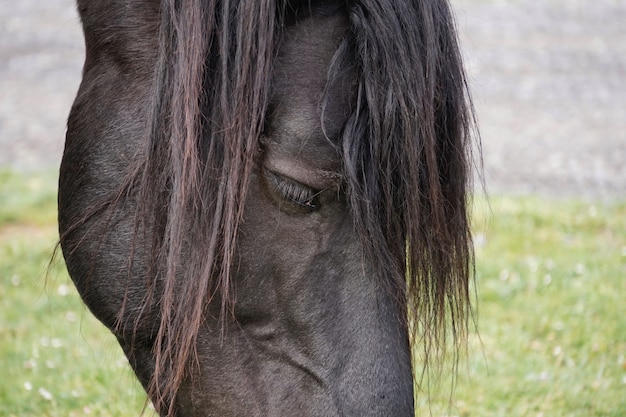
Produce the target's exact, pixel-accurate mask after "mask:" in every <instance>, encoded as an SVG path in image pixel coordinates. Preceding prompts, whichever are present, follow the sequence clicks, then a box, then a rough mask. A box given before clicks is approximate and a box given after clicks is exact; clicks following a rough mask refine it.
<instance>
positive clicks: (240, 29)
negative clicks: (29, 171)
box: [59, 0, 473, 416]
mask: <svg viewBox="0 0 626 417" xmlns="http://www.w3.org/2000/svg"><path fill="white" fill-rule="evenodd" d="M78 7H79V11H80V16H81V19H82V24H83V28H84V34H85V40H86V50H87V53H86V61H85V66H84V70H83V80H82V84H81V86H80V90H79V92H78V95H77V97H76V100H75V102H74V105H73V107H72V111H71V114H70V117H69V121H68V132H67V141H66V147H65V154H64V157H63V162H62V165H61V178H60V188H59V223H60V233H61V245H62V249H63V253H64V256H65V259H66V262H67V266H68V269H69V272H70V275H71V276H72V279H73V280H74V282H75V284H76V287H77V288H78V291H79V292H80V295H81V297H82V298H83V300H84V302H85V303H86V304H87V306H88V307H89V308H90V309H91V311H92V312H93V314H94V315H95V316H96V317H97V318H98V319H99V320H101V321H102V322H103V323H104V324H105V325H106V326H107V327H108V328H109V329H111V331H112V332H113V333H114V334H115V336H116V337H117V339H118V340H119V343H120V345H121V346H122V348H123V349H124V352H125V353H126V355H127V357H128V359H129V362H130V364H131V366H132V367H133V369H134V371H135V373H136V374H137V376H138V378H139V379H140V380H141V382H142V384H143V385H144V387H145V388H146V390H147V392H148V394H149V397H150V399H151V400H152V402H153V403H154V405H155V407H156V409H157V410H158V412H159V413H160V414H161V415H164V416H165V415H167V416H174V415H176V416H191V415H194V416H195V415H202V416H209V415H211V416H411V415H412V414H413V412H414V411H413V372H412V366H411V363H412V360H411V358H412V354H411V347H410V343H409V340H411V339H412V340H413V345H414V348H413V349H419V351H420V352H421V355H418V356H419V357H420V358H421V361H423V363H422V364H421V365H418V366H417V368H421V367H427V366H428V364H429V363H433V361H436V360H438V359H439V358H440V355H441V353H442V352H443V350H444V346H445V345H446V344H447V340H446V339H447V338H448V339H450V338H451V339H452V340H453V342H454V345H455V346H456V348H459V346H460V343H463V340H464V337H465V335H466V331H467V322H468V316H469V314H470V311H471V310H470V309H471V307H470V302H469V295H468V285H469V279H470V277H471V272H472V248H471V237H470V232H469V227H468V213H467V202H466V200H467V196H468V190H469V184H468V180H469V176H470V175H469V168H470V160H471V159H470V150H469V149H470V146H469V145H470V144H469V139H470V133H471V131H472V126H473V118H472V111H471V104H470V100H469V96H468V93H467V87H466V80H465V75H464V72H463V69H462V65H461V59H460V54H459V49H458V46H457V41H456V34H455V30H454V25H453V21H452V16H451V12H450V8H449V5H448V4H447V1H446V0H343V1H340V0H160V1H159V0H134V1H129V0H124V1H122V0H106V1H105V0H101V1H92V0H79V1H78ZM418 377H419V374H418Z"/></svg>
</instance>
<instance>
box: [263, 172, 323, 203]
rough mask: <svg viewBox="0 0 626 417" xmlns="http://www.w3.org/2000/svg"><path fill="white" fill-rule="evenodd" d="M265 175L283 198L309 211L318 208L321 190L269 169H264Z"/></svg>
mask: <svg viewBox="0 0 626 417" xmlns="http://www.w3.org/2000/svg"><path fill="white" fill-rule="evenodd" d="M264 172H265V176H266V178H267V180H268V183H269V184H270V186H271V188H272V189H273V190H274V191H275V192H276V193H278V194H279V195H280V196H281V197H282V198H283V199H285V200H287V201H288V202H290V203H293V204H295V205H297V206H299V207H302V208H305V209H307V210H309V211H314V210H316V209H317V206H318V204H317V202H316V201H315V200H316V197H317V195H319V194H320V192H321V191H317V190H314V189H313V188H311V187H309V186H307V185H304V184H302V183H300V182H298V181H295V180H292V179H290V178H286V177H284V176H282V175H280V174H276V173H275V172H272V171H270V170H268V169H264Z"/></svg>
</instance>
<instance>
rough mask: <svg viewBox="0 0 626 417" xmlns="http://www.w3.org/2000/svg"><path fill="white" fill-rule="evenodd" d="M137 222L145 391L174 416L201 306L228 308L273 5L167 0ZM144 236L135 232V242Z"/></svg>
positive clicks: (263, 101)
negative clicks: (148, 237)
mask: <svg viewBox="0 0 626 417" xmlns="http://www.w3.org/2000/svg"><path fill="white" fill-rule="evenodd" d="M161 3H162V4H161V18H162V20H161V27H160V34H159V37H160V39H159V41H160V44H159V47H160V52H159V62H158V67H157V74H156V88H155V94H154V97H155V102H154V109H153V114H152V121H151V134H150V140H149V144H148V146H149V147H148V149H147V152H146V158H145V165H144V168H143V172H140V173H139V174H138V178H137V181H138V189H139V192H140V195H139V199H138V210H137V219H136V224H137V225H140V224H141V223H142V222H143V221H144V220H143V219H150V220H148V223H149V224H150V225H151V226H150V227H151V229H152V231H153V233H152V236H153V238H152V241H153V242H152V245H151V247H152V249H151V262H150V261H149V262H148V265H152V266H153V268H155V270H154V271H149V273H148V275H147V276H148V277H150V276H158V277H159V282H160V286H161V287H162V288H159V289H158V293H157V294H155V292H157V290H156V288H155V285H152V286H151V288H152V289H153V291H152V293H148V294H147V296H146V300H145V302H146V305H150V304H152V303H154V299H155V297H156V299H158V302H159V306H160V307H159V312H160V325H159V327H158V333H157V335H156V338H155V345H154V353H155V358H156V363H155V371H154V375H153V377H152V380H151V383H150V386H149V388H148V393H149V396H150V398H152V399H153V402H154V403H155V404H154V405H155V407H156V409H157V410H158V411H160V412H162V411H167V412H169V413H171V412H172V410H173V408H172V407H173V401H174V398H175V396H176V392H177V391H178V388H179V386H180V384H181V382H182V380H183V377H184V376H185V375H184V369H185V367H186V366H187V365H188V364H189V363H190V361H192V360H193V358H192V354H193V352H194V349H195V342H196V336H197V332H198V328H199V326H200V324H201V322H202V320H203V318H204V313H206V312H205V306H206V304H207V303H208V301H210V300H211V299H213V298H217V297H216V295H219V299H220V300H221V306H222V307H221V311H222V315H224V314H226V313H227V311H228V310H229V309H230V307H232V305H231V304H232V303H231V302H230V301H231V295H230V291H231V285H230V281H229V277H230V276H231V266H232V265H233V264H234V263H235V262H234V250H235V239H236V235H237V227H238V225H239V223H240V221H241V218H242V214H243V202H244V200H245V194H246V190H247V183H248V178H249V176H250V172H251V168H252V163H253V159H254V156H255V153H256V150H257V141H258V137H259V136H260V133H261V129H262V121H263V120H264V117H265V107H266V105H267V101H268V90H269V86H268V84H269V79H270V73H271V62H272V60H273V56H274V49H273V44H274V31H275V28H274V18H275V14H276V6H275V5H274V2H273V1H271V0H270V1H238V0H222V1H215V0H209V1H204V0H180V1H174V0H163V1H162V2H161ZM140 232H141V231H138V233H140Z"/></svg>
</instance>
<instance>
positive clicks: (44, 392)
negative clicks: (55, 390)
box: [37, 388, 52, 401]
mask: <svg viewBox="0 0 626 417" xmlns="http://www.w3.org/2000/svg"><path fill="white" fill-rule="evenodd" d="M37 392H38V393H39V395H41V396H42V397H43V398H44V400H48V401H52V394H51V393H50V391H48V390H47V389H45V388H39V389H38V390H37Z"/></svg>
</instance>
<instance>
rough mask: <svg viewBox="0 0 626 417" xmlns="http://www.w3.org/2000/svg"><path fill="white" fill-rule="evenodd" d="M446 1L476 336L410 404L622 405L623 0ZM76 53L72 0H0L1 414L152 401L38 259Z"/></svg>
mask: <svg viewBox="0 0 626 417" xmlns="http://www.w3.org/2000/svg"><path fill="white" fill-rule="evenodd" d="M452 4H453V7H454V9H455V13H456V17H457V21H458V31H459V35H460V38H461V43H462V49H463V54H464V57H465V62H466V66H467V69H468V73H469V79H470V85H471V89H472V92H473V98H474V104H475V107H476V111H477V115H478V121H479V125H480V130H481V135H482V157H483V161H482V163H483V168H484V179H485V182H486V186H487V191H488V194H489V199H488V200H486V199H485V198H484V197H483V196H480V195H481V194H482V193H478V196H477V197H476V199H475V215H474V218H475V227H474V229H475V240H476V245H477V294H478V306H479V307H478V310H477V316H476V317H477V320H476V321H477V323H478V324H477V328H478V331H479V332H480V338H479V337H478V336H477V333H476V331H473V332H472V336H471V337H470V340H469V350H468V354H467V355H466V356H467V357H466V358H465V359H464V361H462V364H461V368H460V370H461V372H460V376H459V379H458V382H457V389H456V400H454V401H452V402H451V403H449V402H448V395H447V394H449V390H446V389H445V388H444V389H443V390H442V392H441V394H440V396H441V399H443V400H442V401H438V396H439V394H437V393H436V392H433V395H432V396H431V398H432V399H433V400H432V401H431V402H430V403H429V402H428V401H426V400H425V399H424V398H425V396H424V395H422V396H421V397H420V398H418V405H419V407H421V408H420V410H422V411H423V413H428V412H429V411H431V412H432V413H433V415H441V416H443V415H449V416H453V415H454V416H504V415H506V416H518V415H519V416H526V415H528V416H537V417H540V416H548V415H550V416H561V415H562V416H591V415H593V416H623V415H626V399H625V398H626V396H624V395H623V393H624V392H626V360H625V359H624V356H625V355H626V303H625V302H624V299H625V298H626V284H625V282H626V280H625V279H624V278H626V277H625V275H626V1H624V0H596V1H594V2H588V1H582V0H540V1H537V0H453V1H452ZM82 60H83V40H82V33H81V29H80V25H79V21H78V17H77V14H76V11H75V6H74V4H73V1H71V0H46V1H45V2H42V1H36V0H21V1H19V2H13V1H9V0H0V279H1V281H0V361H2V362H4V363H2V364H1V365H0V366H1V367H2V369H3V370H4V371H3V372H4V373H5V374H6V376H7V377H5V378H3V381H2V382H0V414H2V415H16V416H17V415H19V416H24V415H33V416H34V415H43V414H46V415H55V416H56V415H58V416H61V415H63V416H67V415H87V414H94V415H137V414H138V413H139V411H140V410H141V407H142V404H143V401H144V397H143V394H142V393H141V390H140V389H139V388H138V387H137V386H136V384H135V383H134V380H133V378H132V375H131V374H130V372H129V371H128V369H127V365H126V362H125V360H124V359H123V357H122V356H121V354H120V352H119V351H118V349H117V347H116V344H115V341H114V340H112V339H111V338H110V336H109V335H108V333H107V332H106V331H104V330H103V329H102V328H101V327H100V326H99V324H97V323H96V322H95V320H93V319H92V318H91V316H90V315H89V313H88V312H86V311H85V309H84V307H82V305H81V303H80V301H79V300H78V298H77V296H76V293H75V290H74V289H73V287H72V285H71V282H70V281H69V279H68V278H67V275H66V273H65V272H64V267H63V265H62V261H61V260H57V261H56V262H55V263H53V264H52V266H51V267H50V269H47V268H48V260H49V258H50V256H51V254H52V250H53V248H54V244H55V241H56V239H57V237H56V232H55V227H56V226H55V219H56V213H55V192H56V175H57V169H58V165H59V163H60V158H61V154H62V149H63V140H64V132H65V120H66V117H67V114H68V112H69V109H70V106H71V103H72V100H73V97H74V94H75V92H76V90H77V88H78V85H79V82H80V73H81V66H82ZM46 276H47V277H48V278H46ZM120 375H123V377H122V378H121V379H120ZM120 381H122V382H120ZM444 385H445V384H444ZM418 411H419V410H418Z"/></svg>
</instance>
